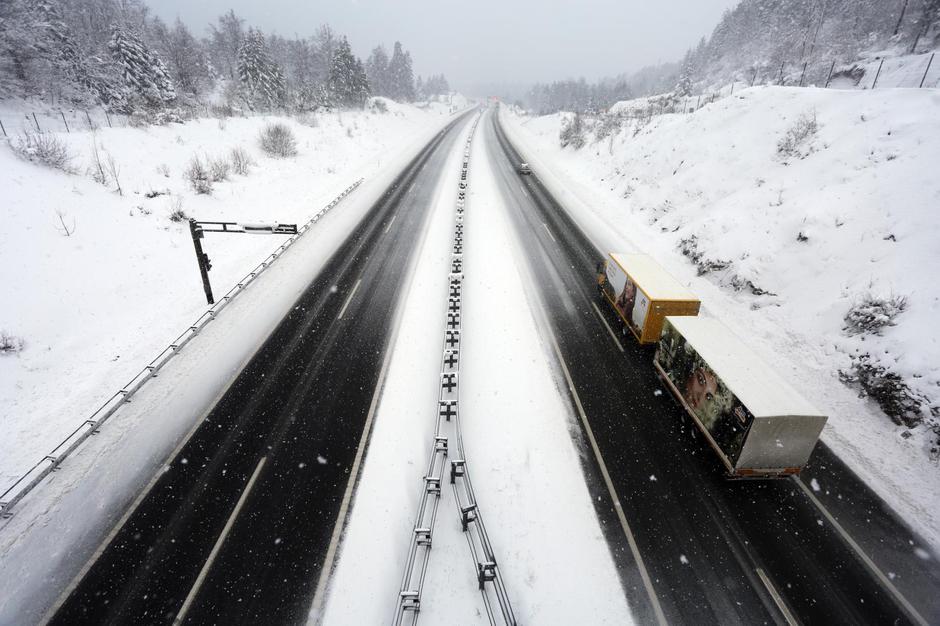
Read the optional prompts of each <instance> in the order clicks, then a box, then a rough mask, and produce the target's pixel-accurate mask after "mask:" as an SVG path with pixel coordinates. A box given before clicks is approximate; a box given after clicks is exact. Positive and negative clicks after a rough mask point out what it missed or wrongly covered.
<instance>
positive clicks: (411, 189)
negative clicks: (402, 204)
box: [408, 167, 424, 193]
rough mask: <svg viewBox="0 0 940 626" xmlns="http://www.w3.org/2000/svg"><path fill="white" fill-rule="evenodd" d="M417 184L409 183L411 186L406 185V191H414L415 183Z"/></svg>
mask: <svg viewBox="0 0 940 626" xmlns="http://www.w3.org/2000/svg"><path fill="white" fill-rule="evenodd" d="M421 169H424V168H423V167H422V168H421ZM417 184H418V183H411V187H408V193H411V192H412V191H414V190H415V185H417Z"/></svg>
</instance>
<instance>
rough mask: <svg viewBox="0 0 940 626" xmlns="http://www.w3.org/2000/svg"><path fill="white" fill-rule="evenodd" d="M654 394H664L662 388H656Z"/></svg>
mask: <svg viewBox="0 0 940 626" xmlns="http://www.w3.org/2000/svg"><path fill="white" fill-rule="evenodd" d="M653 395H654V396H661V395H663V390H662V389H655V390H654V391H653Z"/></svg>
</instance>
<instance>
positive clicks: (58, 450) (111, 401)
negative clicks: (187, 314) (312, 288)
mask: <svg viewBox="0 0 940 626" xmlns="http://www.w3.org/2000/svg"><path fill="white" fill-rule="evenodd" d="M362 181H363V179H362V178H360V179H359V180H357V181H356V182H355V183H353V184H352V185H350V186H349V187H347V188H346V189H344V190H343V192H342V193H340V194H339V195H338V196H337V197H336V198H334V199H333V200H332V201H331V202H330V203H329V204H328V205H326V206H325V207H323V208H322V209H320V210H319V211H317V213H316V214H315V215H314V216H313V217H311V218H310V219H309V220H308V221H307V222H306V223H305V224H304V225H303V226H301V227H300V228H299V229H298V230H297V234H295V235H292V236H291V237H289V238H288V239H287V240H286V241H285V242H284V243H282V244H281V245H280V246H278V247H277V249H276V250H275V251H274V252H272V253H271V254H269V255H268V256H267V257H266V258H265V259H264V260H263V261H261V263H260V264H259V265H258V266H257V267H255V268H254V269H253V270H251V271H250V272H249V273H248V274H247V275H246V276H245V277H244V278H242V279H241V280H240V281H238V283H236V285H235V286H234V287H232V288H231V289H230V290H229V291H228V293H226V294H225V295H224V296H222V298H221V299H219V301H218V302H217V303H215V304H214V305H213V306H212V307H211V308H209V309H208V310H207V311H206V312H205V313H203V314H202V315H200V316H199V317H198V318H197V319H196V321H195V322H193V323H192V324H191V325H190V326H189V327H188V328H187V329H186V330H184V331H183V332H182V333H181V334H180V335H179V336H178V337H177V338H176V339H174V340H173V342H172V343H170V345H168V346H167V347H166V348H164V349H163V350H162V351H161V352H160V354H158V355H157V356H156V358H154V359H153V360H152V361H150V363H148V364H147V365H146V366H145V367H144V368H143V369H142V370H141V371H140V372H138V373H137V375H135V376H134V377H133V378H132V379H131V380H130V381H129V382H128V383H127V384H126V385H124V386H123V387H122V388H121V389H120V390H118V391H117V392H115V393H114V395H112V396H111V397H110V398H108V400H107V401H105V403H104V404H102V405H101V406H100V407H99V408H98V410H97V411H95V412H94V413H92V415H91V417H89V418H88V419H86V420H85V421H84V422H82V423H81V424H80V425H79V426H78V427H77V428H76V429H75V430H73V431H72V432H71V434H69V435H68V436H67V437H66V438H65V439H63V440H62V441H61V442H60V443H59V445H57V446H56V447H55V448H53V449H52V452H50V453H49V454H47V455H46V456H44V457H43V458H42V459H40V460H39V461H37V462H36V463H35V464H34V465H33V466H32V467H31V468H30V469H29V471H27V472H26V473H25V474H23V475H22V476H20V478H19V479H17V481H16V482H14V483H13V484H12V485H10V486H9V487H8V488H7V489H6V490H5V491H4V492H3V493H0V517H3V518H6V517H10V516H11V515H13V513H12V509H13V507H14V506H15V505H16V504H17V503H18V502H19V501H20V500H22V499H23V498H24V497H25V496H26V495H27V494H28V493H29V492H31V491H32V490H33V489H34V488H35V487H36V486H37V485H38V484H39V483H40V482H42V480H43V479H44V478H46V476H48V475H49V474H50V473H52V472H53V471H55V470H56V469H58V468H59V466H60V465H61V464H62V461H64V460H65V459H66V457H68V456H69V455H70V454H71V453H72V452H74V451H75V449H76V448H77V447H78V446H80V445H81V444H82V443H83V442H84V441H85V440H86V439H88V438H89V437H90V436H91V435H93V434H95V433H97V432H98V430H99V429H100V428H101V426H102V424H104V423H105V422H106V421H107V420H108V419H109V418H110V417H111V416H112V415H114V413H115V412H117V410H118V409H120V408H121V407H122V406H123V405H125V404H127V403H129V402H130V401H131V398H132V397H133V396H134V394H135V393H137V391H139V390H140V388H141V387H143V386H144V384H146V383H147V381H149V380H150V379H151V378H155V377H156V376H157V373H158V372H159V371H160V370H161V369H162V368H163V366H164V365H166V364H167V362H168V361H169V360H170V359H172V358H173V357H174V356H176V355H177V354H178V353H179V352H180V350H182V349H183V347H185V346H186V344H188V343H189V342H190V341H192V339H193V338H194V337H195V336H196V335H198V334H199V332H200V331H201V330H202V329H203V328H204V327H205V326H206V324H208V323H209V322H211V321H212V320H213V319H215V316H216V315H218V314H219V311H221V310H222V309H224V308H225V307H226V306H228V304H229V303H230V302H231V301H232V299H233V298H235V296H237V295H238V294H240V293H241V292H242V291H244V289H245V287H247V286H248V285H249V284H251V282H252V281H254V280H255V279H256V278H257V277H258V276H260V275H261V273H262V272H264V270H266V269H267V268H268V267H270V266H271V264H273V263H274V261H276V260H277V259H278V258H279V257H280V256H281V255H282V254H283V253H284V251H285V250H287V249H288V248H289V247H290V246H291V245H293V244H294V243H295V242H296V241H297V240H298V239H299V238H300V237H302V236H303V235H304V233H306V232H307V231H308V230H310V228H312V227H313V225H314V224H315V223H316V222H317V221H319V220H320V218H321V217H323V216H324V215H326V213H328V212H329V211H330V210H331V209H333V208H334V207H335V206H336V205H337V204H339V203H340V202H341V201H342V200H343V199H344V198H345V197H346V196H348V195H349V194H350V193H352V192H353V191H354V190H355V189H356V188H357V187H359V185H361V184H362Z"/></svg>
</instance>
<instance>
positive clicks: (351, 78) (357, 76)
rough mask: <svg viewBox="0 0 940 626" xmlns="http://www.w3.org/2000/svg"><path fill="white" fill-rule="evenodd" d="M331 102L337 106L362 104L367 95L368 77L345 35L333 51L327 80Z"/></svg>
mask: <svg viewBox="0 0 940 626" xmlns="http://www.w3.org/2000/svg"><path fill="white" fill-rule="evenodd" d="M327 91H328V92H329V94H330V99H331V100H332V102H333V103H334V104H336V105H339V106H362V105H363V104H364V103H365V100H366V98H368V97H369V92H370V90H369V79H368V78H367V77H366V72H365V68H364V67H363V65H362V61H360V60H359V59H357V58H356V57H355V56H354V55H353V53H352V48H350V46H349V41H347V40H346V38H345V37H343V38H342V39H340V41H339V45H338V46H337V47H336V51H335V52H334V53H333V64H332V65H331V66H330V76H329V80H328V81H327Z"/></svg>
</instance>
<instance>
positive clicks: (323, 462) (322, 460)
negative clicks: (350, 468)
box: [317, 454, 326, 465]
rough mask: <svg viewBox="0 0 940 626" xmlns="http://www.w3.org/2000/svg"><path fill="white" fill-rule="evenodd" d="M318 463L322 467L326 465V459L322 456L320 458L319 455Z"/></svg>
mask: <svg viewBox="0 0 940 626" xmlns="http://www.w3.org/2000/svg"><path fill="white" fill-rule="evenodd" d="M317 463H319V464H320V465H326V459H324V458H323V457H322V456H320V455H319V454H318V455H317Z"/></svg>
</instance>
